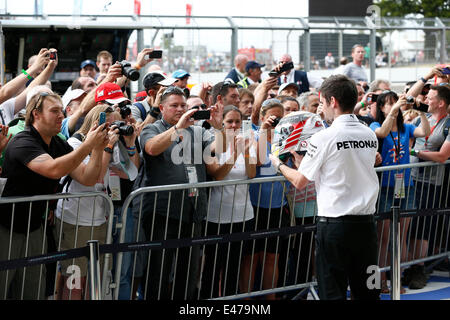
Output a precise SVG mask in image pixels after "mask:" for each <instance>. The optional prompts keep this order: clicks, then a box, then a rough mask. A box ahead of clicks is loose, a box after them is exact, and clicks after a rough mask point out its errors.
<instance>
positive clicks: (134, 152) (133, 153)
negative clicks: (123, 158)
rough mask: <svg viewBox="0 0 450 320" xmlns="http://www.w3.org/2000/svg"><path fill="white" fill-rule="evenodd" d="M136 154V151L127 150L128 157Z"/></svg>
mask: <svg viewBox="0 0 450 320" xmlns="http://www.w3.org/2000/svg"><path fill="white" fill-rule="evenodd" d="M135 154H136V151H128V155H129V156H130V157H132V156H134V155H135Z"/></svg>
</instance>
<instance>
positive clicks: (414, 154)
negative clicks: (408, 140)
mask: <svg viewBox="0 0 450 320" xmlns="http://www.w3.org/2000/svg"><path fill="white" fill-rule="evenodd" d="M419 153H420V151H417V150H414V149H411V152H410V154H411V155H412V156H416V157H418V156H419Z"/></svg>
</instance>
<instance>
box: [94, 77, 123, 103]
mask: <svg viewBox="0 0 450 320" xmlns="http://www.w3.org/2000/svg"><path fill="white" fill-rule="evenodd" d="M125 100H129V99H127V98H125V96H124V95H123V92H122V89H120V87H119V85H117V84H115V83H111V82H106V83H104V84H102V85H100V86H98V88H97V90H95V102H101V101H106V102H109V103H111V104H116V103H120V102H122V101H125Z"/></svg>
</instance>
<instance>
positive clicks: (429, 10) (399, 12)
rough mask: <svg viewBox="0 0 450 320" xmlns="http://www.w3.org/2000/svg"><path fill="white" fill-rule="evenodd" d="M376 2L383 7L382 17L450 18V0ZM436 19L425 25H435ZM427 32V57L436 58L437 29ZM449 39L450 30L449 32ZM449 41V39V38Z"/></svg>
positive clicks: (390, 0) (389, 0) (382, 0)
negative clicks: (418, 16)
mask: <svg viewBox="0 0 450 320" xmlns="http://www.w3.org/2000/svg"><path fill="white" fill-rule="evenodd" d="M374 4H376V5H378V6H379V7H380V9H381V16H382V17H408V16H411V15H420V16H422V17H424V18H434V17H439V18H450V1H449V0H376V1H374ZM434 25H435V23H434V21H430V22H428V21H427V22H425V23H424V26H434ZM424 32H425V49H426V50H425V58H426V59H430V60H435V59H436V57H435V56H434V50H433V49H434V48H436V45H437V42H436V31H430V30H424ZM447 39H449V32H447ZM447 41H448V40H447Z"/></svg>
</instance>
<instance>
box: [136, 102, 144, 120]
mask: <svg viewBox="0 0 450 320" xmlns="http://www.w3.org/2000/svg"><path fill="white" fill-rule="evenodd" d="M133 105H135V106H136V107H138V109H139V111H140V113H141V119H142V121H144V120H145V118H146V117H147V111H146V110H145V108H144V105H143V104H142V103H140V102H135V103H134V104H133Z"/></svg>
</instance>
